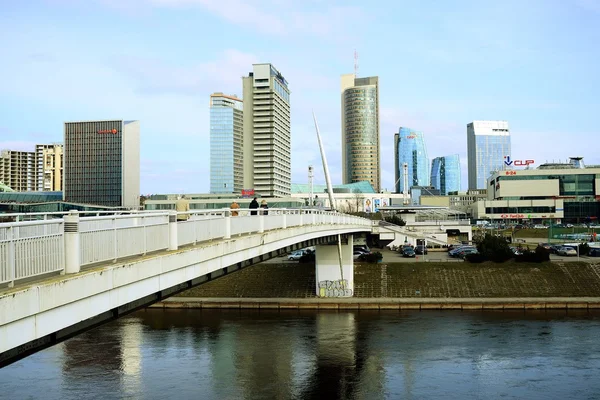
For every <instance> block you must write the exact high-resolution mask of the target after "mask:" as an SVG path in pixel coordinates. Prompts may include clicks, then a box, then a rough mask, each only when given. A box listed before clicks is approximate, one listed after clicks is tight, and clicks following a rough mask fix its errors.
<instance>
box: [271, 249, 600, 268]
mask: <svg viewBox="0 0 600 400" xmlns="http://www.w3.org/2000/svg"><path fill="white" fill-rule="evenodd" d="M371 250H372V251H379V252H380V253H381V254H382V255H383V260H382V262H384V263H419V262H463V260H461V259H460V258H453V257H450V256H449V255H448V253H447V252H446V251H432V250H430V251H429V252H428V254H427V255H417V256H416V257H415V258H408V257H403V256H402V254H400V253H398V252H397V251H392V250H389V249H388V248H384V249H375V248H373V249H371ZM550 261H552V262H573V261H582V262H589V263H600V257H587V256H580V257H579V258H578V257H576V256H571V257H563V256H558V255H555V254H551V255H550ZM265 262H266V263H290V264H296V263H297V262H298V261H287V255H286V256H281V257H275V258H272V259H270V260H267V261H265Z"/></svg>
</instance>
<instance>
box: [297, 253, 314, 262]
mask: <svg viewBox="0 0 600 400" xmlns="http://www.w3.org/2000/svg"><path fill="white" fill-rule="evenodd" d="M315 260H316V256H315V253H306V254H304V255H303V256H302V257H300V260H298V262H301V263H311V262H315Z"/></svg>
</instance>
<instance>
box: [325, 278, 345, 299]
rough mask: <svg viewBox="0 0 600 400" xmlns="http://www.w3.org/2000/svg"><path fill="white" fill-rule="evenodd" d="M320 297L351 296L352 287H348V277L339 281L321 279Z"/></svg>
mask: <svg viewBox="0 0 600 400" xmlns="http://www.w3.org/2000/svg"><path fill="white" fill-rule="evenodd" d="M319 296H320V297H351V296H352V289H348V280H347V279H338V280H337V281H319Z"/></svg>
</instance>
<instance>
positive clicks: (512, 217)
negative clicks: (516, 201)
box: [500, 214, 525, 219]
mask: <svg viewBox="0 0 600 400" xmlns="http://www.w3.org/2000/svg"><path fill="white" fill-rule="evenodd" d="M500 218H502V219H521V218H525V214H502V215H500Z"/></svg>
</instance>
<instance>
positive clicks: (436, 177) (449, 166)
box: [431, 154, 460, 196]
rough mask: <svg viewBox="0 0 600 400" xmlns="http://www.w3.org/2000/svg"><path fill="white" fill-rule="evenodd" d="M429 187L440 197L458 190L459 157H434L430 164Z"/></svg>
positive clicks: (456, 155) (455, 155)
mask: <svg viewBox="0 0 600 400" xmlns="http://www.w3.org/2000/svg"><path fill="white" fill-rule="evenodd" d="M431 186H433V187H434V188H436V189H437V190H439V191H440V194H441V195H442V196H447V195H448V193H450V192H458V191H459V190H460V157H459V156H458V154H454V155H451V156H444V157H436V158H434V159H433V161H432V162H431Z"/></svg>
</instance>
